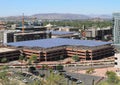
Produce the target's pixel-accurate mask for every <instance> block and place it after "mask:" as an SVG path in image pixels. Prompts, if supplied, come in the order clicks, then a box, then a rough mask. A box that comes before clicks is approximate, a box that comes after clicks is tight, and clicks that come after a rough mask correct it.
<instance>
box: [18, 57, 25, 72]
mask: <svg viewBox="0 0 120 85" xmlns="http://www.w3.org/2000/svg"><path fill="white" fill-rule="evenodd" d="M19 60H20V62H21V72H22V63H23V60H24V55H20V56H19Z"/></svg>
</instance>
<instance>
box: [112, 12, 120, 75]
mask: <svg viewBox="0 0 120 85" xmlns="http://www.w3.org/2000/svg"><path fill="white" fill-rule="evenodd" d="M113 26H114V29H113V40H114V46H115V48H116V53H115V68H117V70H116V73H117V75H118V76H120V13H114V14H113Z"/></svg>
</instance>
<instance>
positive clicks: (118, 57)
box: [115, 53, 120, 76]
mask: <svg viewBox="0 0 120 85" xmlns="http://www.w3.org/2000/svg"><path fill="white" fill-rule="evenodd" d="M115 68H117V70H116V73H117V75H118V76H120V53H116V54H115Z"/></svg>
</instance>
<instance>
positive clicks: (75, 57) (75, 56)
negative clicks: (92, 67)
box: [72, 55, 80, 62]
mask: <svg viewBox="0 0 120 85" xmlns="http://www.w3.org/2000/svg"><path fill="white" fill-rule="evenodd" d="M72 59H73V60H74V61H75V62H77V61H79V60H80V58H79V56H78V55H74V56H72Z"/></svg>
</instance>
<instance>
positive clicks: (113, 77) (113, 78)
mask: <svg viewBox="0 0 120 85" xmlns="http://www.w3.org/2000/svg"><path fill="white" fill-rule="evenodd" d="M106 76H107V78H108V82H109V83H113V84H116V83H118V82H119V78H118V76H117V75H116V73H115V72H113V71H107V72H106Z"/></svg>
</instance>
